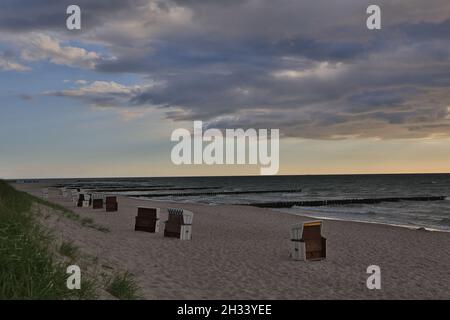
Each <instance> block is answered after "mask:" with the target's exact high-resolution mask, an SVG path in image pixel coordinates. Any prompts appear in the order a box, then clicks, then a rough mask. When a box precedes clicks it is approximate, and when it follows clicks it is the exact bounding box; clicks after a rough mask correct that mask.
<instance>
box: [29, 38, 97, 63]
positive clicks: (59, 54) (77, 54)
mask: <svg viewBox="0 0 450 320" xmlns="http://www.w3.org/2000/svg"><path fill="white" fill-rule="evenodd" d="M21 41H22V44H23V46H24V49H23V50H22V59H24V60H26V61H39V60H49V61H50V62H52V63H54V64H59V65H65V66H78V67H83V68H88V69H93V68H94V67H95V65H96V64H97V63H98V62H99V60H100V59H101V57H100V55H99V54H97V53H96V52H93V51H87V50H85V49H83V48H79V47H73V46H68V45H66V46H65V45H61V43H60V41H58V40H57V39H56V38H54V37H51V36H49V35H46V34H41V33H32V34H30V35H29V36H27V37H25V38H24V39H21Z"/></svg>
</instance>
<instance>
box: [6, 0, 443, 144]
mask: <svg viewBox="0 0 450 320" xmlns="http://www.w3.org/2000/svg"><path fill="white" fill-rule="evenodd" d="M28 2H30V5H29V6H25V3H28ZM372 2H373V1H369V0H363V1H361V0H343V1H339V2H331V1H325V0H316V1H306V0H305V1H300V0H280V1H277V2H274V1H269V0H265V1H263V0H261V1H254V0H246V1H245V0H243V1H237V0H236V1H206V0H183V1H182V0H176V1H150V0H124V1H95V2H94V1H78V3H77V4H78V5H80V6H81V8H82V14H83V16H82V17H83V18H82V19H83V30H82V32H79V33H76V35H75V36H74V34H71V33H70V32H67V31H66V30H61V28H63V29H64V26H65V22H64V19H65V15H64V12H65V8H66V7H67V5H68V4H71V3H69V2H66V1H42V0H38V1H33V2H31V1H6V2H2V4H1V5H0V30H6V31H16V32H22V33H26V32H30V31H34V32H53V33H54V34H59V36H60V37H61V39H64V40H74V39H77V40H78V41H79V43H81V44H83V43H89V44H92V43H94V44H98V45H100V46H102V47H104V48H105V50H106V51H108V53H109V54H110V56H112V57H114V58H113V59H112V58H111V59H101V58H96V59H93V61H92V62H91V63H90V64H89V66H91V65H92V66H93V67H92V68H93V69H94V70H96V71H97V72H102V73H105V72H108V73H113V74H114V73H137V74H141V75H142V76H143V77H144V78H145V79H148V80H151V81H156V82H159V83H163V84H164V85H160V86H147V87H142V88H140V89H139V90H133V89H130V90H128V89H129V88H125V87H124V88H121V90H122V91H121V94H120V97H118V96H117V94H116V92H115V91H101V92H95V94H93V93H92V92H91V91H89V90H86V88H84V89H83V88H80V89H79V92H77V91H76V89H74V90H75V91H73V90H72V91H71V92H70V94H68V93H67V92H52V93H51V94H53V95H60V96H65V97H71V98H74V99H82V101H83V102H86V103H90V104H95V105H108V106H115V107H120V106H136V105H157V106H159V107H160V108H164V109H165V110H167V117H168V118H170V119H173V120H176V121H181V120H204V121H208V122H209V125H216V126H218V127H222V128H226V127H236V126H241V127H256V128H260V127H269V128H270V127H273V128H280V129H281V132H282V134H284V135H285V136H295V137H307V138H320V139H325V138H328V139H336V138H340V137H343V136H362V137H374V136H376V137H382V138H399V137H400V138H408V137H421V136H426V135H429V134H432V133H433V128H435V130H439V133H441V134H442V131H445V132H446V133H449V134H450V130H448V126H447V125H446V124H447V123H448V121H449V117H448V107H449V106H450V99H449V98H450V97H449V94H448V92H449V91H450V90H449V87H450V45H449V41H448V40H449V35H450V32H449V28H450V3H449V2H448V1H447V0H432V1H428V2H424V1H420V0H401V1H396V2H395V3H394V2H392V1H375V2H373V4H380V5H381V8H382V17H383V29H382V30H380V31H369V30H367V28H366V27H365V19H366V13H365V9H366V8H367V6H368V5H369V4H372ZM19 8H21V14H20V15H17V14H16V13H14V12H17V10H19ZM61 12H62V13H63V14H61ZM61 20H62V21H61ZM76 37H78V38H76ZM48 55H49V54H48V53H47V52H46V56H48ZM64 58H65V60H64V61H66V60H67V61H69V60H70V59H69V57H64ZM54 60H55V59H54ZM60 60H61V59H59V60H56V61H60ZM4 65H6V62H4ZM116 89H117V88H116ZM86 92H88V93H89V94H86Z"/></svg>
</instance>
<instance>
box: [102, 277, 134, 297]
mask: <svg viewBox="0 0 450 320" xmlns="http://www.w3.org/2000/svg"><path fill="white" fill-rule="evenodd" d="M106 291H108V292H109V293H110V294H112V295H113V296H114V297H116V298H118V299H120V300H136V299H140V296H139V293H138V292H139V287H138V286H137V284H136V281H135V280H134V276H133V275H132V274H131V273H129V272H128V271H126V272H122V273H116V274H115V275H113V277H112V278H111V279H110V280H109V281H108V283H107V286H106Z"/></svg>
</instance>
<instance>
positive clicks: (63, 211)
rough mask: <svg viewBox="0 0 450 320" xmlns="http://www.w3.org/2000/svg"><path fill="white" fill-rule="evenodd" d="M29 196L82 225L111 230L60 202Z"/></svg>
mask: <svg viewBox="0 0 450 320" xmlns="http://www.w3.org/2000/svg"><path fill="white" fill-rule="evenodd" d="M29 196H30V197H32V198H33V200H34V201H35V202H37V203H39V204H42V205H44V206H47V207H49V208H52V209H54V210H55V211H56V212H58V213H59V214H61V215H62V216H63V217H66V218H68V219H70V220H73V221H76V222H78V223H80V224H81V225H82V226H85V227H88V228H92V229H95V230H97V231H100V232H105V233H106V232H109V231H110V230H109V229H108V228H107V227H104V226H102V225H99V224H96V223H95V222H94V220H93V219H91V218H82V217H81V216H80V215H79V214H78V213H75V212H73V211H72V210H69V209H67V208H66V207H64V206H62V205H59V204H56V203H53V202H49V201H47V200H44V199H41V198H37V197H33V196H31V195H29Z"/></svg>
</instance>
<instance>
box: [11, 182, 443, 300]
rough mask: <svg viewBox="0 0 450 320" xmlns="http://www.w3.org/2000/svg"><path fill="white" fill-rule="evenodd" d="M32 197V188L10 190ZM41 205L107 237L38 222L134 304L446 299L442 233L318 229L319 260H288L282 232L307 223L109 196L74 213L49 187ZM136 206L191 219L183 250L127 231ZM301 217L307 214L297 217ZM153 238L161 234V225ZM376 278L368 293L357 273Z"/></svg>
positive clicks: (377, 227) (266, 213) (35, 187)
mask: <svg viewBox="0 0 450 320" xmlns="http://www.w3.org/2000/svg"><path fill="white" fill-rule="evenodd" d="M14 187H15V188H17V189H19V190H22V191H26V192H29V193H30V194H33V195H35V196H40V194H41V189H42V187H43V185H42V184H14ZM48 200H49V201H50V202H53V203H57V204H60V205H63V206H65V207H67V208H68V209H70V210H73V211H74V212H75V213H78V214H79V215H80V216H82V217H87V218H92V219H93V220H94V221H95V223H97V224H99V225H102V226H105V227H106V228H108V229H109V232H100V231H99V230H96V229H94V228H87V227H85V226H82V225H80V224H77V223H75V222H74V221H72V220H70V219H67V218H64V217H60V218H58V219H48V220H45V221H43V223H44V224H45V223H46V224H47V225H46V227H49V228H50V229H52V230H53V232H54V234H55V236H56V237H58V238H60V239H63V240H64V241H73V243H74V244H75V245H76V246H78V247H79V248H80V250H82V251H83V252H85V253H86V254H88V255H91V256H93V257H96V258H97V259H98V260H99V261H100V264H99V265H110V266H114V267H117V268H119V269H123V270H128V271H129V272H131V273H132V274H134V275H135V277H136V282H137V284H138V285H139V287H140V288H141V293H142V297H143V298H144V299H450V283H449V281H448V279H450V268H449V265H450V233H447V232H431V231H423V230H412V229H408V228H401V227H395V226H388V225H382V224H369V223H359V222H347V221H333V220H325V221H324V223H323V231H322V234H323V236H324V237H325V238H327V258H326V259H325V260H322V261H309V262H303V261H294V260H292V259H290V257H289V245H290V233H289V231H290V226H291V225H293V224H295V223H299V222H302V221H307V220H311V219H310V218H307V217H302V216H297V215H291V214H287V213H282V212H277V211H274V210H271V209H264V208H255V207H250V206H239V205H206V204H192V203H182V204H181V203H173V202H163V201H148V200H139V199H132V198H127V197H122V196H121V197H119V198H118V202H119V210H118V212H105V211H104V210H93V209H92V208H78V207H76V206H75V205H74V204H73V203H72V202H71V201H68V200H65V199H63V197H62V196H61V195H60V193H59V190H57V189H52V188H50V192H49V199H48ZM138 206H151V207H158V208H161V221H162V222H164V221H165V220H166V219H167V210H166V209H167V208H170V207H179V208H184V209H188V210H190V211H192V212H193V213H194V220H193V227H192V230H193V236H192V240H191V241H180V240H177V239H173V238H164V237H163V233H162V230H161V231H160V232H159V233H156V234H154V233H146V232H136V231H134V221H135V220H134V219H135V216H136V214H137V207H138ZM305 214H307V212H305ZM162 229H163V225H162ZM370 265H377V266H379V267H380V269H381V285H382V288H381V289H380V290H369V289H368V288H367V286H366V280H367V278H368V277H369V274H367V273H366V270H367V267H368V266H370Z"/></svg>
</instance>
